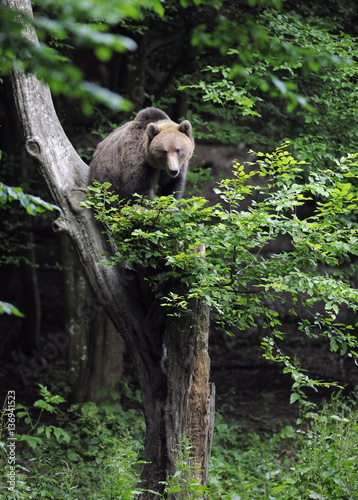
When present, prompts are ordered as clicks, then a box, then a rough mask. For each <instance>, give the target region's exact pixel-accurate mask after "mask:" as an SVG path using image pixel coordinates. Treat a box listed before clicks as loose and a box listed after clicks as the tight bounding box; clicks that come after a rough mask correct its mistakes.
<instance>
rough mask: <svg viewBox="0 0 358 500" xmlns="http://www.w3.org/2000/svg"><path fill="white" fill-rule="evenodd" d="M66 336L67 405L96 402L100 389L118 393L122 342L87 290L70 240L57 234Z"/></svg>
mask: <svg viewBox="0 0 358 500" xmlns="http://www.w3.org/2000/svg"><path fill="white" fill-rule="evenodd" d="M60 250H61V262H62V265H63V267H64V270H63V272H62V275H63V285H64V303H65V315H66V323H65V325H66V326H65V331H66V334H67V337H68V346H67V350H66V365H67V371H68V373H69V375H70V384H71V402H72V403H81V402H84V401H95V402H97V401H98V400H99V396H98V393H99V391H100V390H101V389H102V388H104V387H108V388H110V389H114V390H117V391H118V390H119V389H120V387H119V382H120V379H121V376H122V373H123V350H124V343H123V339H122V338H121V336H120V334H119V332H118V331H117V330H116V328H115V327H114V325H113V323H112V321H111V320H110V319H109V318H108V316H107V314H106V313H105V311H104V309H103V307H102V306H100V305H99V304H98V303H97V301H96V299H95V297H94V294H93V293H92V290H91V289H90V288H89V286H88V284H87V281H86V279H85V276H84V274H83V271H82V268H81V266H80V265H79V260H78V257H77V255H76V253H75V252H74V249H73V246H72V243H71V240H70V239H69V238H68V237H67V236H66V235H64V234H61V235H60Z"/></svg>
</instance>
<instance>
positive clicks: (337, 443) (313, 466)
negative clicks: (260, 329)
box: [0, 384, 358, 500]
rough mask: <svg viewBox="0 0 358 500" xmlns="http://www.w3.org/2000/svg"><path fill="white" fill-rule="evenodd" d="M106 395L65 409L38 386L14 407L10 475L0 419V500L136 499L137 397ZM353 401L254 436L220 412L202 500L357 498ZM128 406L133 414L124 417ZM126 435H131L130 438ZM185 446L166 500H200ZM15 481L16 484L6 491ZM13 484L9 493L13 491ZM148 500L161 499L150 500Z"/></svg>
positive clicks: (357, 415)
mask: <svg viewBox="0 0 358 500" xmlns="http://www.w3.org/2000/svg"><path fill="white" fill-rule="evenodd" d="M123 387H124V391H123V393H122V394H119V393H117V392H114V391H105V390H104V391H103V394H102V397H103V399H102V402H101V403H99V404H94V403H92V402H88V403H84V404H76V405H72V406H69V405H67V404H66V402H65V400H64V398H63V397H62V396H60V395H53V394H52V393H51V392H50V391H49V390H48V389H47V387H45V386H43V385H41V384H40V385H39V397H38V399H37V400H36V401H35V402H34V403H33V405H32V407H31V408H28V407H26V406H24V405H16V410H15V412H14V413H15V414H16V422H15V426H16V429H17V432H18V434H17V435H16V441H13V442H15V450H16V453H15V469H14V473H13V474H12V472H11V471H12V469H11V467H12V463H11V460H10V458H11V453H10V448H9V443H10V444H11V442H12V441H9V439H8V438H9V428H11V426H10V427H9V422H11V415H12V412H9V411H8V404H7V403H8V401H5V402H4V405H3V411H2V417H1V428H0V430H1V440H0V446H1V459H0V462H1V468H0V470H1V486H0V496H1V498H8V499H20V498H21V499H25V498H26V499H35V498H36V499H39V498H52V499H56V500H61V499H71V500H75V499H89V498H91V499H98V500H99V499H103V500H107V499H113V498H120V499H123V500H126V499H128V500H129V499H134V498H137V497H138V496H139V495H140V493H141V492H142V491H143V490H142V489H141V487H140V471H141V467H142V465H143V461H142V460H141V455H142V452H143V444H142V443H143V436H144V431H145V424H144V419H143V415H142V412H141V409H140V395H139V393H138V392H136V391H134V390H132V389H131V387H130V386H128V385H124V386H123ZM357 403H358V393H353V395H352V396H350V397H346V398H345V399H343V398H341V397H340V395H335V396H332V398H331V400H330V401H329V402H326V403H325V404H324V405H323V406H322V407H320V408H318V406H312V407H311V408H310V411H306V412H305V413H304V414H301V415H300V417H299V419H297V421H296V422H294V423H291V424H288V425H282V426H281V427H279V426H277V427H275V428H274V426H273V427H272V429H271V431H270V432H266V433H263V434H259V433H258V432H256V431H254V430H253V429H252V428H250V424H249V421H248V422H247V423H245V422H239V421H237V420H234V419H232V418H231V417H227V416H226V415H227V414H228V413H229V411H227V408H226V407H225V406H222V407H221V409H220V411H218V412H217V416H216V423H215V432H214V443H213V449H212V457H211V463H210V471H209V480H208V487H207V497H208V498H209V499H211V500H216V499H223V500H249V499H254V498H261V499H265V500H266V499H267V500H269V499H281V500H286V499H287V500H288V499H292V500H293V499H295V500H297V499H302V500H305V499H307V500H308V499H322V500H323V499H327V500H328V499H329V500H333V499H337V500H338V499H354V498H357V491H358V460H357V456H358V433H357V429H358V404H357ZM130 406H132V407H130ZM129 429H130V431H129ZM190 450H191V446H190V443H189V442H187V441H185V442H184V443H182V450H181V453H179V463H178V471H177V473H176V474H175V476H174V477H171V478H168V479H167V481H166V482H165V484H164V495H167V494H175V495H176V496H175V497H174V498H178V499H195V498H202V494H203V487H201V486H199V485H197V484H196V482H195V479H194V478H193V467H192V466H191V461H190ZM11 480H14V481H15V482H14V483H11ZM11 484H13V486H14V487H13V488H12V489H11ZM153 498H165V496H162V495H159V494H158V495H154V494H153Z"/></svg>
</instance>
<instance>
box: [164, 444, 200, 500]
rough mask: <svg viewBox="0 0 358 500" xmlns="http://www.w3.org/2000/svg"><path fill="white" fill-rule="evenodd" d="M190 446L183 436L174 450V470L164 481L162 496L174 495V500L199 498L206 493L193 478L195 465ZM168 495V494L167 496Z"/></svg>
mask: <svg viewBox="0 0 358 500" xmlns="http://www.w3.org/2000/svg"><path fill="white" fill-rule="evenodd" d="M192 448H193V447H192V446H191V445H190V443H189V441H188V439H187V438H186V437H185V436H184V438H183V440H182V442H181V443H179V445H178V447H177V450H176V451H175V453H176V454H175V464H176V472H175V474H174V475H173V476H170V477H169V478H168V480H167V481H166V482H165V483H164V484H165V488H164V494H163V498H171V497H170V495H175V497H174V498H175V499H176V500H184V499H188V498H190V499H192V500H194V499H199V498H203V495H204V494H205V493H207V489H206V488H205V487H204V486H202V485H201V484H198V482H197V479H196V478H195V471H196V469H195V466H194V465H193V458H192V456H191V455H192ZM168 495H169V496H168Z"/></svg>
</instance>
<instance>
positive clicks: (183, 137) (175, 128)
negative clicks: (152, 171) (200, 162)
mask: <svg viewBox="0 0 358 500" xmlns="http://www.w3.org/2000/svg"><path fill="white" fill-rule="evenodd" d="M147 136H148V143H147V148H146V160H147V162H148V163H149V165H150V166H151V167H153V168H156V169H158V170H165V171H166V172H167V173H168V175H169V176H170V177H172V178H174V177H177V176H178V175H179V173H180V171H181V169H182V168H183V167H185V168H186V166H187V164H188V161H189V159H190V158H191V156H192V154H193V151H194V139H193V135H192V128H191V124H190V122H189V121H188V120H184V121H183V122H181V123H180V124H177V123H174V122H172V121H171V120H162V121H159V122H156V123H149V124H148V125H147Z"/></svg>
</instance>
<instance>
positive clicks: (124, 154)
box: [89, 108, 194, 200]
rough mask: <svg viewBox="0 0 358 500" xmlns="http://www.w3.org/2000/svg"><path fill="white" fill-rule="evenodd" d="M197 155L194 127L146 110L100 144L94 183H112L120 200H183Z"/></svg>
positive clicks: (94, 162) (92, 167) (93, 166)
mask: <svg viewBox="0 0 358 500" xmlns="http://www.w3.org/2000/svg"><path fill="white" fill-rule="evenodd" d="M193 151H194V139H193V135H192V128H191V124H190V122H189V121H188V120H184V121H183V122H181V123H180V124H177V123H174V122H173V121H172V120H171V119H170V118H169V117H168V115H167V114H166V113H164V112H163V111H161V110H160V109H157V108H146V109H143V110H142V111H140V112H139V113H138V114H137V116H136V118H135V119H134V120H133V121H131V122H128V123H125V124H124V125H122V126H121V127H120V128H118V129H116V130H114V131H113V132H112V133H111V134H109V136H108V137H106V139H104V140H103V141H102V142H100V143H99V145H98V146H97V149H96V151H95V153H94V155H93V158H92V161H91V163H90V179H89V182H92V181H93V180H98V181H100V182H101V183H104V182H110V183H111V184H112V188H111V189H112V190H113V191H114V192H115V193H116V194H118V195H119V199H120V200H131V199H133V194H134V193H138V194H141V195H143V196H145V197H147V198H149V199H151V200H153V198H154V193H155V190H156V187H157V186H158V187H159V189H158V191H157V194H159V195H160V196H168V195H170V194H174V197H175V198H176V199H180V198H181V196H182V193H183V190H184V187H185V181H186V172H187V169H188V162H189V159H190V158H191V156H192V154H193Z"/></svg>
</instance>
